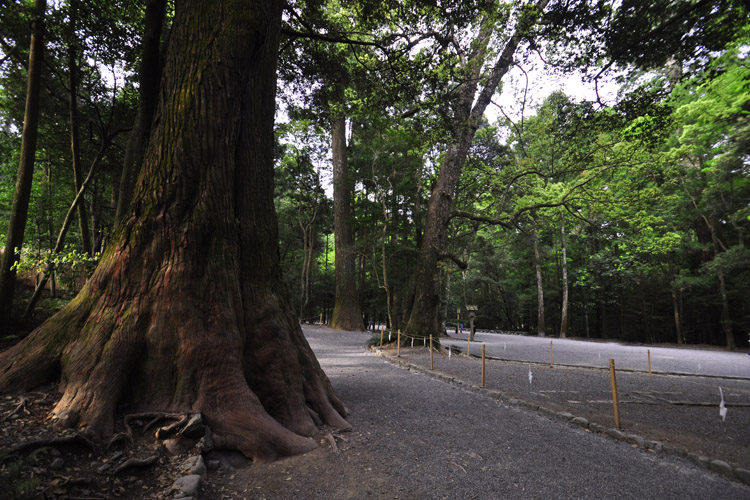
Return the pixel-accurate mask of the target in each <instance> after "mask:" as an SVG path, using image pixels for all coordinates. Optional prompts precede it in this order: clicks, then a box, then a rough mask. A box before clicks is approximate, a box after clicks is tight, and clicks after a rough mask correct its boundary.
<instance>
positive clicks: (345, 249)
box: [331, 114, 365, 330]
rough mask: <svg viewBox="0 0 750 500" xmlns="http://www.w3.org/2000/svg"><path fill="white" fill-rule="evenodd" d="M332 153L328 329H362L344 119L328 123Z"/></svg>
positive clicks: (341, 116)
mask: <svg viewBox="0 0 750 500" xmlns="http://www.w3.org/2000/svg"><path fill="white" fill-rule="evenodd" d="M331 139H332V148H331V149H332V151H333V219H334V238H333V242H334V246H335V249H336V251H335V270H336V302H335V303H334V306H333V313H332V315H331V328H337V329H340V330H364V329H365V324H364V322H363V320H362V306H361V305H360V302H359V294H358V293H357V282H356V276H355V272H356V265H355V255H354V231H353V229H352V209H351V185H350V182H349V163H348V162H347V158H346V117H345V116H344V115H342V114H339V115H337V116H335V117H334V118H333V119H332V120H331Z"/></svg>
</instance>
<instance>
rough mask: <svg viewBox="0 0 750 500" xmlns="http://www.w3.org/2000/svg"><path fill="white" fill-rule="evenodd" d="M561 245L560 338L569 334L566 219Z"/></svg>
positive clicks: (561, 233) (562, 229)
mask: <svg viewBox="0 0 750 500" xmlns="http://www.w3.org/2000/svg"><path fill="white" fill-rule="evenodd" d="M560 247H561V251H562V307H561V308H560V309H561V313H560V338H561V339H564V338H565V337H566V336H567V335H568V249H567V247H566V245H565V219H564V218H563V219H562V220H561V221H560Z"/></svg>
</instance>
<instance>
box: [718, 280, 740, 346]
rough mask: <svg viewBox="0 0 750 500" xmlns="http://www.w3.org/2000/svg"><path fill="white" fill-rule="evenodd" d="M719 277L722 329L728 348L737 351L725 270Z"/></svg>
mask: <svg viewBox="0 0 750 500" xmlns="http://www.w3.org/2000/svg"><path fill="white" fill-rule="evenodd" d="M717 277H718V278H719V295H721V329H722V330H723V331H724V339H725V341H726V346H727V350H728V351H736V350H737V345H736V344H735V342H734V328H732V318H731V315H730V314H729V296H728V295H727V284H726V277H725V276H724V271H719V272H718V276H717Z"/></svg>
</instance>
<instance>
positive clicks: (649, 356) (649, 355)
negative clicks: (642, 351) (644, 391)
mask: <svg viewBox="0 0 750 500" xmlns="http://www.w3.org/2000/svg"><path fill="white" fill-rule="evenodd" d="M648 376H649V377H650V376H651V349H649V350H648Z"/></svg>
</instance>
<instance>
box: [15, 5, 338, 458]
mask: <svg viewBox="0 0 750 500" xmlns="http://www.w3.org/2000/svg"><path fill="white" fill-rule="evenodd" d="M280 31H281V4H280V3H279V2H275V1H272V0H256V1H247V0H225V1H217V2H202V1H199V0H192V1H187V0H186V1H183V2H179V3H178V4H177V6H176V9H175V20H174V28H173V31H172V37H173V41H174V43H173V44H172V45H171V46H170V50H169V52H168V55H167V61H166V65H165V71H164V79H163V82H162V91H161V92H160V104H159V112H158V115H159V121H158V125H157V126H156V127H155V128H154V131H153V135H152V137H151V140H150V141H149V147H148V149H147V151H146V154H145V156H144V164H143V168H142V174H141V175H140V176H139V183H138V185H137V187H136V190H135V193H134V198H133V203H132V204H131V205H130V207H131V209H132V210H129V211H128V215H127V217H125V219H124V220H123V222H122V223H121V224H120V226H119V227H118V229H117V230H116V231H115V233H114V236H113V241H112V243H111V244H110V245H109V246H108V247H107V249H106V250H105V252H104V255H103V256H102V259H101V262H100V264H99V266H98V267H97V269H96V271H95V272H94V274H93V276H92V277H91V279H89V280H88V282H87V283H86V284H85V286H84V287H83V289H82V290H81V292H80V293H79V294H78V296H77V297H76V298H75V299H74V300H73V301H72V302H71V303H70V304H69V305H68V306H67V307H66V308H64V309H63V310H62V311H61V312H59V313H58V314H57V315H55V316H54V317H52V318H51V319H50V320H48V321H47V322H46V323H44V324H43V325H42V326H41V327H40V328H39V329H37V330H35V331H34V332H32V333H31V334H30V335H29V336H28V337H26V338H25V339H24V340H23V341H22V342H20V343H18V344H16V345H15V346H14V347H12V348H11V349H9V350H7V351H5V352H3V353H1V354H0V392H9V391H22V390H28V389H30V388H31V387H34V386H36V385H39V384H44V383H47V382H49V381H51V380H54V379H56V378H57V377H60V378H61V388H62V389H63V391H64V392H63V396H62V398H61V399H60V400H59V402H58V403H57V405H56V407H55V408H54V410H53V411H52V415H51V417H52V419H53V420H55V421H56V422H57V423H58V424H59V425H62V426H77V427H79V428H81V429H82V431H83V432H86V433H88V434H89V435H91V436H92V437H94V438H95V439H104V438H106V437H107V436H109V435H110V434H111V433H112V431H113V428H114V416H115V411H116V409H117V407H118V405H120V404H121V403H127V404H129V405H130V408H132V409H133V410H134V411H170V412H201V413H202V415H203V420H204V422H205V423H206V425H208V426H209V427H211V429H212V431H213V436H214V442H215V445H216V446H217V447H219V448H229V449H237V450H239V451H241V452H242V453H244V454H245V455H246V456H248V457H252V458H254V459H257V460H264V459H271V458H274V457H277V456H282V455H289V454H295V453H301V452H305V451H308V450H310V449H312V448H314V447H315V446H316V441H315V440H314V439H312V438H310V437H308V436H313V435H315V434H316V433H317V427H318V426H319V425H330V426H333V427H344V428H346V427H348V424H347V423H346V421H345V420H344V419H343V415H344V408H343V405H342V404H341V402H340V401H339V400H338V398H336V396H335V394H334V393H333V389H332V387H331V385H330V382H329V381H328V379H327V377H326V376H325V374H324V373H323V372H322V370H321V368H320V365H319V364H318V362H317V360H316V359H315V356H314V355H313V353H312V350H311V349H310V346H309V345H308V343H307V342H306V340H305V338H304V336H303V335H302V331H301V330H300V326H299V323H298V322H297V318H296V315H295V314H294V311H293V310H292V309H291V308H290V306H289V302H288V300H287V298H286V296H285V291H284V287H283V282H282V279H281V267H280V263H279V247H278V241H279V240H278V226H277V220H276V216H275V211H274V204H273V149H274V148H273V144H274V138H273V137H274V135H273V120H274V112H275V88H276V60H277V57H278V49H279V37H280Z"/></svg>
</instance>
